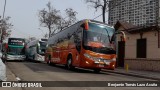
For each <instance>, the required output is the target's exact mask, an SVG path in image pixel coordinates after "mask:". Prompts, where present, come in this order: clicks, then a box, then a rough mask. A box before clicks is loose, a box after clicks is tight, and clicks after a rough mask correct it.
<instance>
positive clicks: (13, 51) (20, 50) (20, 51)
mask: <svg viewBox="0 0 160 90" xmlns="http://www.w3.org/2000/svg"><path fill="white" fill-rule="evenodd" d="M7 53H8V54H10V55H24V54H25V51H24V46H19V47H18V46H16V47H15V46H8V52H7Z"/></svg>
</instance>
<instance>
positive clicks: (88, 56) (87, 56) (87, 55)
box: [84, 53, 92, 59]
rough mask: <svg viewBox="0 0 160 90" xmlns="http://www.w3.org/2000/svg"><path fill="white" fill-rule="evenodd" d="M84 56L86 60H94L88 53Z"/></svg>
mask: <svg viewBox="0 0 160 90" xmlns="http://www.w3.org/2000/svg"><path fill="white" fill-rule="evenodd" d="M84 56H85V57H86V58H89V59H92V56H90V55H89V54H87V53H85V54H84Z"/></svg>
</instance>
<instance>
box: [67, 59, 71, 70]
mask: <svg viewBox="0 0 160 90" xmlns="http://www.w3.org/2000/svg"><path fill="white" fill-rule="evenodd" d="M67 66H68V68H71V59H69V60H68V63H67Z"/></svg>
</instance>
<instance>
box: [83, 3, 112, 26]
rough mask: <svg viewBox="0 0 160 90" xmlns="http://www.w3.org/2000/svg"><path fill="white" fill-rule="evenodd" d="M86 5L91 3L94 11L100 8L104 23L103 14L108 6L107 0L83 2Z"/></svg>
mask: <svg viewBox="0 0 160 90" xmlns="http://www.w3.org/2000/svg"><path fill="white" fill-rule="evenodd" d="M85 1H86V3H91V4H92V7H94V8H95V9H96V11H97V10H98V9H99V8H101V9H102V19H103V22H104V23H105V12H106V9H107V7H108V4H109V0H85Z"/></svg>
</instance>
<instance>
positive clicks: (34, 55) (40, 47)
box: [26, 39, 47, 61]
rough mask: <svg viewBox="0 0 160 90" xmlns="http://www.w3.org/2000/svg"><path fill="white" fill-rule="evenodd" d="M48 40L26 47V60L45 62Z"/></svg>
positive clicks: (35, 42)
mask: <svg viewBox="0 0 160 90" xmlns="http://www.w3.org/2000/svg"><path fill="white" fill-rule="evenodd" d="M46 41H47V39H40V40H33V41H30V42H29V43H28V44H27V46H26V59H27V60H36V61H44V55H45V50H46V45H47V42H46Z"/></svg>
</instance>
